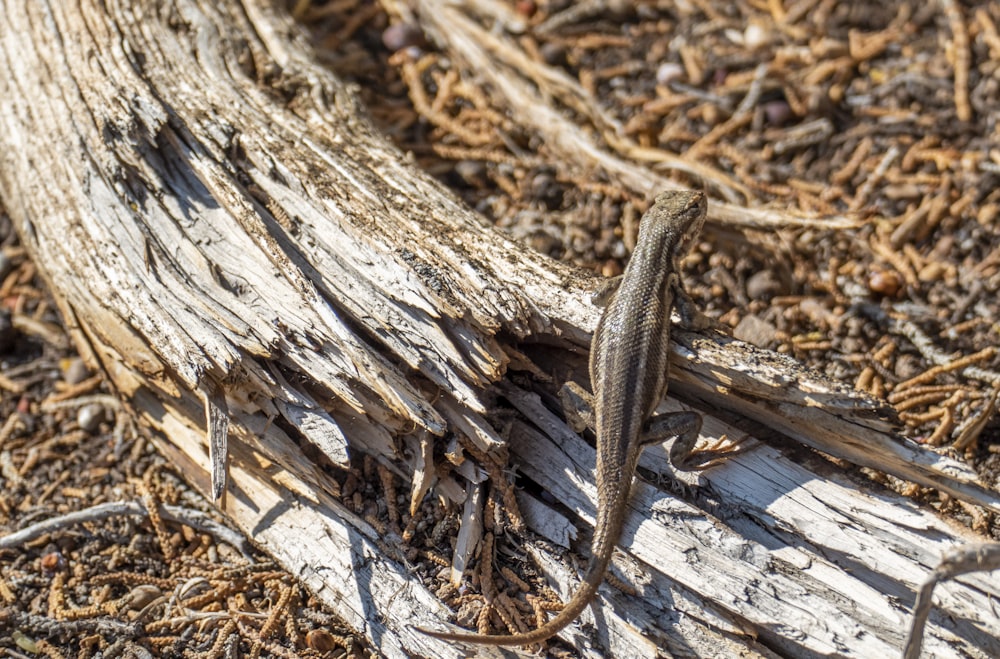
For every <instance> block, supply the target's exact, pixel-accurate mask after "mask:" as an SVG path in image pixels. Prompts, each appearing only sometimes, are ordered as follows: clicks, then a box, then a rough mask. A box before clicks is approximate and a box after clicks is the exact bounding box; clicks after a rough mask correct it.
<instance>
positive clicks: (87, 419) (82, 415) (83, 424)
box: [76, 403, 104, 432]
mask: <svg viewBox="0 0 1000 659" xmlns="http://www.w3.org/2000/svg"><path fill="white" fill-rule="evenodd" d="M103 420H104V407H102V406H101V405H97V404H96V403H91V404H90V405H84V406H83V407H81V408H80V410H79V411H78V412H77V413H76V423H77V425H79V426H80V429H81V430H83V431H85V432H94V431H95V430H97V427H98V426H100V425H101V421H103Z"/></svg>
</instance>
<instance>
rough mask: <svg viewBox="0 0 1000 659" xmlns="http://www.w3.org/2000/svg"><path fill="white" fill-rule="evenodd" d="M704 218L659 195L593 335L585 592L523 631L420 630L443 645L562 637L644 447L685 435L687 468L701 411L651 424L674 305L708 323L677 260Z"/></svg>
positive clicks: (685, 195)
mask: <svg viewBox="0 0 1000 659" xmlns="http://www.w3.org/2000/svg"><path fill="white" fill-rule="evenodd" d="M705 211H706V201H705V195H704V194H702V193H700V192H681V191H670V192H664V193H662V194H660V195H659V196H657V198H656V200H655V202H654V204H653V206H652V208H650V209H649V210H648V211H647V212H646V214H645V215H643V218H642V222H641V224H640V225H639V239H638V243H637V245H636V248H635V252H633V254H632V258H631V259H630V260H629V262H628V266H627V267H626V268H625V274H624V276H623V277H622V280H621V283H620V284H619V285H618V289H617V291H616V292H615V293H614V296H613V297H612V299H611V300H610V302H609V304H608V306H607V308H606V309H605V311H604V315H602V316H601V320H600V322H599V323H598V325H597V331H596V332H595V333H594V339H593V343H592V344H591V349H590V381H591V383H592V386H593V388H594V400H595V401H596V405H595V412H596V424H595V425H596V430H597V492H598V496H597V524H596V526H595V528H594V540H593V545H592V547H591V558H590V564H589V565H588V567H587V572H586V575H585V577H584V580H583V584H582V585H581V586H580V588H579V590H577V592H576V593H575V594H574V595H573V597H572V598H571V599H570V601H569V602H567V604H566V606H565V607H564V608H563V609H562V610H561V611H560V612H559V613H558V614H557V615H556V616H555V617H554V618H552V619H551V620H549V621H548V622H547V623H546V624H544V625H542V626H541V627H539V628H538V629H536V630H534V631H531V632H527V633H524V634H514V635H510V636H491V635H486V634H465V633H453V632H437V631H431V630H424V629H421V630H420V631H422V632H424V633H425V634H428V635H430V636H434V637H436V638H441V639H445V640H451V641H461V642H466V643H481V644H489V645H534V644H535V643H539V642H541V641H544V640H546V639H547V638H549V637H551V636H552V635H554V634H556V633H558V632H559V631H560V630H561V629H562V628H563V627H565V626H566V625H568V624H569V623H571V622H572V621H573V620H574V619H576V617H577V616H578V615H579V614H580V613H581V612H582V611H583V610H584V609H585V608H587V606H588V605H589V604H590V601H591V600H592V599H593V597H594V594H595V593H596V592H597V588H598V586H600V585H601V582H602V581H604V574H605V572H606V571H607V568H608V564H609V563H610V561H611V554H612V553H613V551H614V548H615V544H617V542H618V537H619V536H620V535H621V531H622V526H623V524H624V521H625V516H626V514H627V512H628V500H629V494H630V492H631V488H632V477H633V475H634V474H635V467H636V463H637V462H638V460H639V454H640V453H642V450H643V448H645V446H646V445H647V444H649V443H652V442H657V441H661V440H662V439H665V438H666V437H669V436H677V437H678V439H677V441H675V442H674V445H673V447H672V448H671V451H670V459H671V462H672V463H673V464H674V465H675V466H676V467H678V468H682V469H685V468H688V467H687V459H688V457H689V455H690V453H691V451H692V449H693V447H694V444H695V442H696V441H697V439H698V432H699V431H700V430H701V416H700V415H698V414H696V413H694V412H676V413H673V414H667V415H661V416H659V417H657V418H656V428H655V430H654V429H651V428H650V425H651V424H650V423H649V422H650V419H651V417H652V415H653V412H654V410H655V409H656V407H657V406H658V405H659V404H660V402H661V401H662V400H663V398H664V396H666V393H667V370H668V366H669V346H668V344H669V343H670V312H671V310H672V309H673V308H674V307H675V305H676V306H677V308H678V310H679V311H680V312H681V316H682V318H683V319H684V321H685V324H688V325H692V326H695V327H702V326H704V325H705V320H706V319H704V317H703V316H700V314H697V312H695V311H694V307H693V304H692V302H691V300H690V298H689V297H688V296H687V293H686V292H685V291H684V290H683V288H682V287H681V281H680V276H679V275H678V273H677V268H678V262H679V260H680V259H681V258H682V257H683V256H684V255H685V254H686V253H687V251H688V250H689V249H690V246H691V243H692V241H693V240H694V239H695V237H696V236H697V235H698V233H699V232H700V231H701V227H702V225H703V224H704V222H705ZM651 430H652V432H651Z"/></svg>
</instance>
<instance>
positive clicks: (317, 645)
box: [306, 629, 337, 652]
mask: <svg viewBox="0 0 1000 659" xmlns="http://www.w3.org/2000/svg"><path fill="white" fill-rule="evenodd" d="M306 646H307V647H308V648H309V649H310V650H315V651H316V652H330V651H331V650H333V649H334V648H335V647H337V641H336V640H335V639H334V638H333V634H331V633H330V632H328V631H326V630H325V629H310V630H309V631H308V632H307V633H306Z"/></svg>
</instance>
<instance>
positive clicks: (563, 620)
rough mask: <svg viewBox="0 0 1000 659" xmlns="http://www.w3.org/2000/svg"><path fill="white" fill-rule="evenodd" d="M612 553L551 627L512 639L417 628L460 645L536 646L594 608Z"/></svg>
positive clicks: (591, 571)
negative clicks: (587, 610) (589, 607)
mask: <svg viewBox="0 0 1000 659" xmlns="http://www.w3.org/2000/svg"><path fill="white" fill-rule="evenodd" d="M610 558H611V556H610V552H609V555H608V556H607V557H604V556H601V557H595V559H597V560H596V561H595V562H592V563H591V565H590V567H589V568H588V570H587V575H586V578H585V579H584V582H583V584H582V585H581V586H580V589H579V590H577V591H576V593H574V594H573V597H572V598H571V599H570V600H569V602H567V603H566V606H564V607H563V608H562V610H561V611H560V612H559V613H558V614H556V616H555V617H554V618H552V619H551V620H549V621H548V622H547V623H545V624H544V625H542V626H541V627H539V628H538V629H535V630H533V631H530V632H525V633H523V634H511V635H509V636H501V635H497V636H493V635H490V634H467V633H463V632H439V631H434V630H432V629H425V628H423V627H414V629H416V630H417V631H418V632H421V633H422V634H427V635H428V636H433V637H434V638H440V639H442V640H445V641H458V642H460V643H482V644H484V645H505V646H511V645H534V644H535V643H541V642H542V641H544V640H546V639H548V638H550V637H552V636H554V635H556V634H557V633H559V631H560V630H562V628H563V627H565V626H566V625H568V624H569V623H571V622H573V620H575V619H576V617H577V616H578V615H580V613H581V612H583V610H584V609H585V608H587V606H588V605H589V604H590V601H591V600H592V599H593V598H594V595H595V594H596V593H597V588H598V586H600V585H601V582H602V581H603V580H604V578H603V577H604V571H605V570H606V569H607V567H608V563H609V562H610Z"/></svg>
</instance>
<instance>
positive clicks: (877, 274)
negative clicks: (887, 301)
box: [868, 269, 903, 297]
mask: <svg viewBox="0 0 1000 659" xmlns="http://www.w3.org/2000/svg"><path fill="white" fill-rule="evenodd" d="M902 287H903V280H902V278H901V277H900V276H899V274H898V273H897V272H896V271H895V270H881V269H876V270H872V271H871V272H870V273H868V288H869V289H871V291H872V292H873V293H878V294H879V295H884V296H886V297H895V296H896V294H897V293H899V290H900V289H901V288H902Z"/></svg>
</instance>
